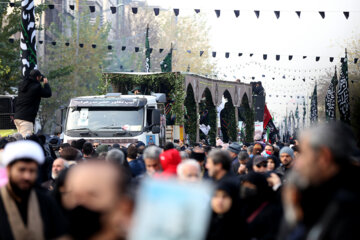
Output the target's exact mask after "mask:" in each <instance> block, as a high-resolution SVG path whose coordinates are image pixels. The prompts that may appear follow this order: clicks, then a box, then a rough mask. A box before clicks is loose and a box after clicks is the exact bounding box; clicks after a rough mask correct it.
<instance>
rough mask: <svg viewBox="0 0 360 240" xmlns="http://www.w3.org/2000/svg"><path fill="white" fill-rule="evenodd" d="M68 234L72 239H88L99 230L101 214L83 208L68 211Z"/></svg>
mask: <svg viewBox="0 0 360 240" xmlns="http://www.w3.org/2000/svg"><path fill="white" fill-rule="evenodd" d="M68 216H69V222H70V234H71V235H72V237H74V239H89V238H90V237H91V236H93V235H94V234H95V233H97V232H99V231H100V229H101V223H100V218H101V213H100V212H96V211H92V210H90V209H88V208H85V207H83V206H77V207H76V208H74V209H72V210H70V211H69V215H68Z"/></svg>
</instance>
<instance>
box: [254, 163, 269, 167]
mask: <svg viewBox="0 0 360 240" xmlns="http://www.w3.org/2000/svg"><path fill="white" fill-rule="evenodd" d="M256 166H257V167H258V168H261V167H267V163H266V162H262V163H259V164H256Z"/></svg>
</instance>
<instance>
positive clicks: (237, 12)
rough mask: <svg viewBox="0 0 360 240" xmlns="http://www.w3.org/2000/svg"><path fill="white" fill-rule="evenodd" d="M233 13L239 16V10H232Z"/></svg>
mask: <svg viewBox="0 0 360 240" xmlns="http://www.w3.org/2000/svg"><path fill="white" fill-rule="evenodd" d="M234 13H235V17H237V18H238V17H239V16H240V10H234Z"/></svg>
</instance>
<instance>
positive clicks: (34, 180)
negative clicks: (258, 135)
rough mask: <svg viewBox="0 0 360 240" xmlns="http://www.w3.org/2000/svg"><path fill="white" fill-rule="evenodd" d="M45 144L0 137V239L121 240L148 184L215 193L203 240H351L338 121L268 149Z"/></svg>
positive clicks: (344, 147) (354, 184) (352, 213)
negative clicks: (173, 183) (171, 183)
mask: <svg viewBox="0 0 360 240" xmlns="http://www.w3.org/2000/svg"><path fill="white" fill-rule="evenodd" d="M53 140H54V139H52V141H49V140H47V139H46V137H45V136H43V135H31V136H27V137H25V139H24V138H23V136H22V135H21V134H14V135H12V136H9V137H6V138H2V139H0V159H1V165H2V167H1V169H0V171H1V172H0V176H1V180H0V185H2V187H1V195H0V196H1V197H0V239H55V238H60V237H62V238H63V239H127V238H128V233H129V230H130V228H134V227H136V226H133V225H132V218H133V213H134V209H136V206H137V201H138V199H137V190H138V188H139V186H141V184H142V183H143V182H145V181H148V180H149V179H151V178H153V179H161V180H163V181H168V180H169V179H174V178H176V179H177V180H178V181H180V182H190V183H195V182H201V181H206V182H209V183H211V184H212V185H213V186H214V191H213V195H212V196H209V201H208V202H204V204H208V205H209V209H210V208H211V211H212V213H211V217H210V219H209V221H208V224H207V226H208V227H207V229H204V231H206V239H209V240H210V239H214V240H219V239H284V240H285V239H294V240H295V239H360V231H359V229H358V221H359V216H360V206H359V202H360V191H359V185H358V184H359V178H360V172H359V165H360V164H359V163H360V162H359V155H360V154H359V149H358V147H357V145H356V140H355V138H354V136H353V134H352V131H351V130H350V129H349V128H348V127H347V126H344V125H342V124H339V123H333V124H323V125H319V126H316V127H313V128H311V129H308V130H305V131H303V132H302V133H301V134H300V136H299V138H298V139H295V140H293V141H292V142H290V143H281V142H277V143H274V144H270V143H264V142H261V141H256V142H254V143H244V144H238V143H236V142H233V143H222V142H221V140H220V139H218V141H217V145H216V146H209V145H206V144H205V143H204V142H200V143H196V144H194V145H193V146H189V145H187V144H183V143H182V142H175V143H171V142H168V143H166V145H165V146H164V147H163V148H160V147H158V146H155V145H152V146H145V144H144V143H143V142H140V141H138V142H136V143H132V144H129V145H128V146H126V147H125V146H120V145H119V144H113V145H111V146H110V145H105V144H99V143H96V142H92V143H91V142H87V141H86V140H85V139H80V140H77V141H72V142H71V144H69V143H60V142H58V141H57V140H55V141H53ZM58 143H60V144H58ZM190 186H191V185H190ZM153 218H156V216H153ZM139 231H141V229H139ZM169 239H173V238H172V237H171V236H169Z"/></svg>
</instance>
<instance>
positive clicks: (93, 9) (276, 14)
mask: <svg viewBox="0 0 360 240" xmlns="http://www.w3.org/2000/svg"><path fill="white" fill-rule="evenodd" d="M0 4H8V5H9V6H10V7H15V4H16V2H0ZM42 5H47V6H48V8H49V9H51V10H52V9H54V8H55V6H56V5H59V6H62V4H56V3H48V4H46V3H45V4H42ZM79 6H82V7H89V11H90V12H91V13H94V12H96V6H95V5H89V4H80V5H79ZM69 8H70V9H71V10H75V4H69ZM117 8H118V6H110V7H109V10H110V11H111V13H112V14H116V12H117ZM140 8H147V9H148V8H151V7H149V6H142V7H140ZM152 9H153V11H154V15H155V16H158V15H159V14H160V8H158V7H155V8H152ZM165 10H166V11H168V10H171V9H165ZM172 10H173V12H174V15H175V16H178V15H179V14H180V9H179V8H173V9H172ZM193 10H194V12H195V13H196V14H199V13H200V12H202V10H204V9H193ZM131 11H132V13H133V14H137V13H138V12H139V7H131ZM213 11H214V13H215V16H216V17H217V18H220V16H221V11H223V12H228V10H221V9H214V10H213ZM231 11H232V12H233V14H234V16H235V17H236V18H238V17H240V14H241V12H242V11H249V10H239V9H238V10H231ZM250 11H253V12H254V14H255V16H256V18H257V19H259V18H260V14H261V12H262V11H264V12H268V11H269V10H250ZM272 12H274V17H275V18H276V19H280V16H281V12H290V11H289V10H281V11H280V10H272ZM291 12H294V13H295V14H296V15H297V16H298V18H299V19H300V18H301V13H302V12H317V13H318V14H319V15H320V17H321V18H322V19H325V17H326V12H340V13H342V14H343V15H344V17H345V19H349V17H350V11H308V10H306V11H291ZM351 12H359V11H356V10H355V11H354V10H352V11H351Z"/></svg>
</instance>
